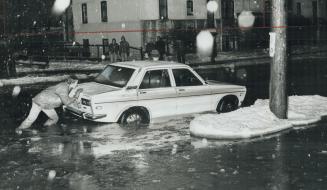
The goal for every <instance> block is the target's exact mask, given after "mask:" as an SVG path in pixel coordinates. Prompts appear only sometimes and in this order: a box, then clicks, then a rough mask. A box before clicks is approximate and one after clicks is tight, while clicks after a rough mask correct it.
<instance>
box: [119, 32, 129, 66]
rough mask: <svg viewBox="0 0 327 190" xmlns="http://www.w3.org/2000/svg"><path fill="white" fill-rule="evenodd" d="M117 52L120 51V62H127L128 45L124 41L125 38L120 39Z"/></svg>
mask: <svg viewBox="0 0 327 190" xmlns="http://www.w3.org/2000/svg"><path fill="white" fill-rule="evenodd" d="M119 50H120V57H121V61H128V56H129V43H128V42H127V41H126V39H125V36H122V37H121V41H120V47H119Z"/></svg>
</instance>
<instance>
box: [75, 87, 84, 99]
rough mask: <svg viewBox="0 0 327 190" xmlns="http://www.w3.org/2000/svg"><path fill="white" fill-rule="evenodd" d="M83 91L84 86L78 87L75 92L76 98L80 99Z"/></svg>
mask: <svg viewBox="0 0 327 190" xmlns="http://www.w3.org/2000/svg"><path fill="white" fill-rule="evenodd" d="M81 92H83V89H82V88H79V89H77V90H76V92H75V95H74V98H76V99H78V98H79V96H80V95H81Z"/></svg>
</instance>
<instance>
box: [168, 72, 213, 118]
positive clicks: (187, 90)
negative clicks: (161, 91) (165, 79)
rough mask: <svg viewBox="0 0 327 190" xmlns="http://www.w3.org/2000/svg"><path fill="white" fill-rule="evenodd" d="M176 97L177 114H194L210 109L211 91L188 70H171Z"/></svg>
mask: <svg viewBox="0 0 327 190" xmlns="http://www.w3.org/2000/svg"><path fill="white" fill-rule="evenodd" d="M172 72H173V76H174V81H175V85H176V87H175V88H176V92H177V95H178V101H177V113H178V114H186V113H196V112H203V111H209V110H210V109H211V98H210V97H211V89H210V88H209V86H208V85H207V84H205V83H204V82H202V80H200V79H199V77H198V76H197V75H195V74H194V73H193V71H192V70H190V69H188V68H177V69H172Z"/></svg>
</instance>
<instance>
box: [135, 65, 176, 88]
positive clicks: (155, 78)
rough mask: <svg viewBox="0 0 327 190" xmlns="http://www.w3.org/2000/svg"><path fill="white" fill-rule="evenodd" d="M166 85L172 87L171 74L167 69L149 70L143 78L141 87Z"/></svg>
mask: <svg viewBox="0 0 327 190" xmlns="http://www.w3.org/2000/svg"><path fill="white" fill-rule="evenodd" d="M164 87H171V83H170V78H169V74H168V71H167V70H166V69H164V70H152V71H147V72H146V73H145V75H144V78H143V80H142V83H141V86H140V89H148V88H164Z"/></svg>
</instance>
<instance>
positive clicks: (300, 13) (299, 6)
mask: <svg viewBox="0 0 327 190" xmlns="http://www.w3.org/2000/svg"><path fill="white" fill-rule="evenodd" d="M296 15H298V16H300V15H302V6H301V3H296Z"/></svg>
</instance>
